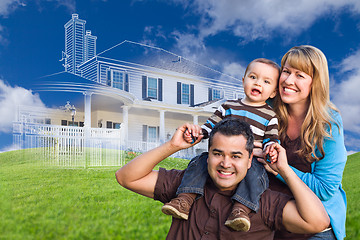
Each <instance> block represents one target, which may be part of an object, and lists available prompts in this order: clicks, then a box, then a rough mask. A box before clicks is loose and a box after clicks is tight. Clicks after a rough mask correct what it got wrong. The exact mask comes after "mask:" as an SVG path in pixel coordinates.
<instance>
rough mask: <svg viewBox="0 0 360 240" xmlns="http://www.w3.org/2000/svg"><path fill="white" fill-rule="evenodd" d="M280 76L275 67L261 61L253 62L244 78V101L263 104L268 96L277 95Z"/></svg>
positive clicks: (258, 104) (250, 103) (251, 103)
mask: <svg viewBox="0 0 360 240" xmlns="http://www.w3.org/2000/svg"><path fill="white" fill-rule="evenodd" d="M278 78H279V72H278V70H277V69H276V68H275V67H273V66H271V65H269V64H265V63H260V62H254V63H252V64H251V65H250V67H249V69H248V72H247V73H246V75H245V76H244V78H243V85H244V92H245V98H244V103H246V104H249V105H254V106H261V105H264V104H265V101H266V100H267V99H268V98H273V97H275V95H276V88H277V84H278Z"/></svg>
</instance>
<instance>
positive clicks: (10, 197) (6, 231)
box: [0, 150, 360, 239]
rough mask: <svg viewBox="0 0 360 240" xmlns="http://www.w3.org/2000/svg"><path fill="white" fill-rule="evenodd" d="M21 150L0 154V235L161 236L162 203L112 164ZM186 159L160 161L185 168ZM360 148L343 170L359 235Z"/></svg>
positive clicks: (350, 221) (350, 231) (351, 222)
mask: <svg viewBox="0 0 360 240" xmlns="http://www.w3.org/2000/svg"><path fill="white" fill-rule="evenodd" d="M36 160H37V157H36V155H30V154H27V152H26V151H25V150H21V151H13V152H6V153H1V154H0V239H165V236H166V233H167V231H168V229H169V226H170V222H171V218H170V217H169V216H166V215H164V214H162V213H161V210H160V208H161V205H162V204H161V203H159V202H156V201H153V200H151V199H148V198H145V197H142V196H139V195H137V194H134V193H132V192H130V191H128V190H126V189H124V188H122V187H121V186H120V185H119V184H118V183H117V182H116V180H115V176H114V174H115V171H116V170H117V169H118V167H111V168H92V169H84V168H75V169H64V168H49V167H47V168H44V167H39V166H38V165H36V164H34V163H33V162H34V161H36ZM187 162H188V161H186V160H182V159H167V160H166V161H164V162H163V163H162V164H161V165H160V166H161V167H165V168H168V169H169V168H184V167H185V166H186V165H187ZM359 171H360V153H357V154H354V155H352V156H349V160H348V163H347V166H346V169H345V173H344V181H343V184H344V189H345V190H346V192H347V197H348V216H347V235H348V237H347V239H360V232H359V229H360V223H359V221H358V219H360V205H359V204H357V199H359V197H360V193H359V187H358V183H359V181H358V180H359V174H358V172H359Z"/></svg>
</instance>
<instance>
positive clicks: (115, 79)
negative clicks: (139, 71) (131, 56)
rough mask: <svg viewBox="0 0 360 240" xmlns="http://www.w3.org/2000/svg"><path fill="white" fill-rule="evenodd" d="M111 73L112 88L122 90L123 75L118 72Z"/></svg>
mask: <svg viewBox="0 0 360 240" xmlns="http://www.w3.org/2000/svg"><path fill="white" fill-rule="evenodd" d="M112 73H113V74H112V86H113V87H114V88H118V89H121V90H124V82H125V81H124V73H123V72H120V71H113V72H112Z"/></svg>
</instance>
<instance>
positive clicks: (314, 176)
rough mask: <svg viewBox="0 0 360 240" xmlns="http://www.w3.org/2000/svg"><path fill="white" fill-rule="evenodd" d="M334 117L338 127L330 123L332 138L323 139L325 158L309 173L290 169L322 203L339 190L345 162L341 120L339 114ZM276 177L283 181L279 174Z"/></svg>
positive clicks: (314, 164) (313, 166) (314, 165)
mask: <svg viewBox="0 0 360 240" xmlns="http://www.w3.org/2000/svg"><path fill="white" fill-rule="evenodd" d="M335 117H336V119H335V120H336V121H337V122H338V125H337V124H335V123H332V137H331V138H325V139H324V151H325V157H324V158H323V159H322V160H319V161H317V162H314V163H313V164H312V172H311V173H304V172H302V171H300V170H298V169H296V168H294V167H292V169H293V170H294V172H295V173H296V174H297V175H298V176H299V178H300V179H301V180H302V181H303V182H304V183H305V184H306V185H308V186H309V188H310V189H311V190H312V191H313V192H314V193H315V194H316V195H317V196H318V197H319V198H320V200H322V201H327V200H329V199H330V198H331V197H332V196H333V195H334V194H335V192H336V191H337V189H338V188H339V185H340V184H341V180H342V175H343V172H344V168H345V164H346V160H347V153H346V149H345V145H344V134H343V127H342V120H341V117H340V114H337V116H335ZM276 177H277V178H278V179H280V180H281V181H284V180H283V179H282V178H281V176H280V175H279V174H278V175H277V176H276Z"/></svg>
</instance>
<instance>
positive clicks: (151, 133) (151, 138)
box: [148, 127, 157, 142]
mask: <svg viewBox="0 0 360 240" xmlns="http://www.w3.org/2000/svg"><path fill="white" fill-rule="evenodd" d="M156 133H157V129H156V127H148V142H156V140H157V136H156V135H157V134H156Z"/></svg>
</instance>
